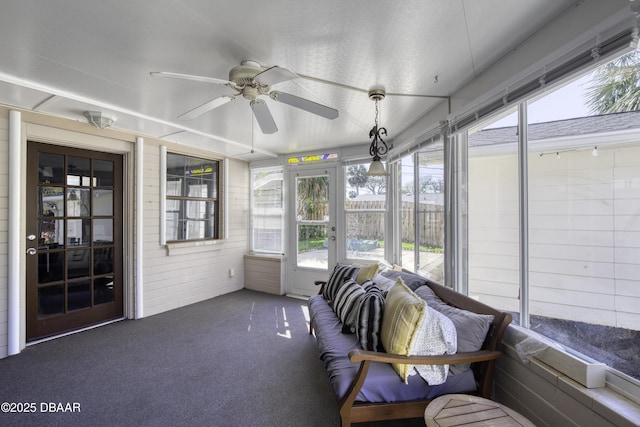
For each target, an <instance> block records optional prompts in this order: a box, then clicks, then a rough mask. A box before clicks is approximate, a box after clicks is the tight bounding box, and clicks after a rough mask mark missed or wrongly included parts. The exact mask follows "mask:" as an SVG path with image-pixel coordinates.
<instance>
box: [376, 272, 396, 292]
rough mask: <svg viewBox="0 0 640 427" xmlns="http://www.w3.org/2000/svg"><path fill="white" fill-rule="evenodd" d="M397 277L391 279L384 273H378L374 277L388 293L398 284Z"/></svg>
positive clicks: (379, 285) (379, 286) (377, 284)
mask: <svg viewBox="0 0 640 427" xmlns="http://www.w3.org/2000/svg"><path fill="white" fill-rule="evenodd" d="M396 281H397V279H389V278H388V277H385V276H383V275H382V274H376V275H375V276H374V278H373V283H375V284H376V286H377V287H378V288H380V290H381V291H382V292H383V293H384V294H385V295H386V294H387V292H389V290H390V289H391V288H392V287H393V285H395V284H396Z"/></svg>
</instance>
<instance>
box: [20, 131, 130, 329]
mask: <svg viewBox="0 0 640 427" xmlns="http://www.w3.org/2000/svg"><path fill="white" fill-rule="evenodd" d="M27 156H28V167H27V170H28V172H27V233H26V234H27V235H26V242H27V243H26V247H27V255H26V265H27V340H28V341H32V340H36V339H40V338H44V337H48V336H52V335H58V334H61V333H64V332H67V331H71V330H76V329H80V328H83V327H87V326H90V325H95V324H98V323H102V322H105V321H107V320H111V319H115V318H119V317H122V315H123V298H122V288H123V284H122V280H123V279H122V156H119V155H114V154H107V153H99V152H94V151H87V150H80V149H75V148H66V147H59V146H54V145H48V144H41V143H36V142H29V144H28V147H27Z"/></svg>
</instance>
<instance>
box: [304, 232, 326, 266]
mask: <svg viewBox="0 0 640 427" xmlns="http://www.w3.org/2000/svg"><path fill="white" fill-rule="evenodd" d="M327 229H328V227H327V226H326V225H324V224H298V254H297V256H298V262H297V265H298V266H300V267H309V268H322V269H327V268H328V265H329V261H328V255H329V247H328V240H327Z"/></svg>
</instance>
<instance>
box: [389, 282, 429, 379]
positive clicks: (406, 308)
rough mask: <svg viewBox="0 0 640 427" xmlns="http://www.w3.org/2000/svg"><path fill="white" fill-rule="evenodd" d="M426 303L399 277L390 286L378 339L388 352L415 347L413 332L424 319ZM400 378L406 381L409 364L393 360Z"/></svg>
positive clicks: (405, 354)
mask: <svg viewBox="0 0 640 427" xmlns="http://www.w3.org/2000/svg"><path fill="white" fill-rule="evenodd" d="M426 314H427V303H426V301H425V300H423V299H422V298H420V297H419V296H417V295H416V294H415V293H413V291H412V290H411V289H409V287H408V286H407V285H405V284H404V282H403V281H402V279H401V278H400V277H398V280H396V283H395V285H393V286H392V287H391V289H390V290H389V294H388V295H387V299H386V301H385V305H384V314H383V316H382V328H381V331H380V341H381V342H382V345H383V347H384V349H385V350H386V352H387V353H393V354H400V355H403V356H408V355H409V354H411V353H410V352H411V351H412V350H413V348H414V347H415V342H414V341H415V339H416V338H418V337H419V335H420V334H418V333H416V331H418V330H419V328H420V327H421V326H422V322H423V320H424V319H426V317H425V316H426ZM392 366H393V368H394V369H395V370H396V372H397V373H398V375H400V378H402V380H403V381H404V382H405V383H406V382H407V381H408V378H409V374H410V373H411V372H410V370H411V369H412V368H413V366H412V365H403V364H397V363H394V364H392Z"/></svg>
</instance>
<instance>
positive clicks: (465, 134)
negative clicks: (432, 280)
mask: <svg viewBox="0 0 640 427" xmlns="http://www.w3.org/2000/svg"><path fill="white" fill-rule="evenodd" d="M576 74H581V73H576ZM572 77H574V76H568V77H567V78H566V79H565V80H564V81H565V82H567V83H566V84H568V83H569V82H570V81H571V80H572ZM560 86H561V85H559V86H558V87H560ZM542 93H543V92H534V93H531V94H529V95H528V96H527V97H526V98H525V99H522V100H520V102H518V104H517V107H516V108H517V109H516V114H517V119H518V124H517V129H518V135H519V142H518V149H517V156H518V159H517V161H518V163H519V167H518V179H519V185H518V194H519V199H520V201H519V203H520V204H522V206H519V208H520V218H519V222H520V233H525V234H527V233H528V228H529V227H528V216H529V209H528V207H527V199H528V197H527V193H528V188H529V177H528V168H527V167H526V166H527V156H528V155H529V151H528V136H527V130H528V125H529V123H528V121H527V108H528V106H529V104H530V103H532V102H534V101H535V100H536V99H537V98H539V97H540V96H541V94H542ZM513 107H514V106H513V105H509V106H505V108H503V109H502V110H501V112H502V115H504V111H506V110H507V109H511V108H513ZM499 115H500V112H498V113H496V114H495V115H494V116H491V117H485V118H484V119H483V120H482V121H480V122H477V123H474V126H473V128H476V127H480V126H483V124H485V123H487V122H489V121H492V118H493V117H496V116H498V117H499ZM471 129H472V127H465V128H464V129H461V130H456V131H453V130H452V132H451V134H450V138H451V142H452V143H454V142H459V141H462V142H463V144H462V148H463V152H462V153H461V156H462V157H463V164H464V165H465V168H464V171H463V172H464V176H460V177H459V178H458V180H457V182H456V183H455V184H454V185H457V186H459V187H460V188H465V189H468V182H467V181H466V180H467V176H468V161H469V146H468V138H469V132H470V130H471ZM454 161H455V159H453V160H450V161H449V162H448V163H447V164H446V166H445V168H447V169H452V168H454V166H455V164H454ZM523 165H524V166H523ZM457 167H459V165H458V166H457ZM447 176H449V174H447ZM450 196H451V195H450V194H449V195H448V197H450ZM459 196H460V195H459ZM522 199H524V201H523V200H522ZM458 201H459V202H462V203H464V207H462V206H459V207H458V208H459V209H464V210H465V212H466V211H467V210H468V206H467V203H468V194H466V192H465V194H464V195H463V196H462V197H459V198H458ZM467 213H468V212H467ZM523 217H524V218H523ZM459 220H461V219H460V218H458V219H455V218H452V222H453V224H452V223H450V227H452V226H453V227H457V225H456V222H457V221H459ZM463 225H464V227H465V232H464V237H462V239H463V241H460V240H458V245H460V244H463V245H464V246H465V247H468V239H469V235H468V232H469V230H468V227H467V225H468V224H466V223H465V224H463ZM522 237H523V236H522V235H520V239H519V240H520V242H519V247H520V257H524V258H528V247H527V246H526V245H528V244H529V243H530V242H528V238H527V239H523V238H522ZM527 237H528V236H527ZM467 255H468V254H466V255H465V257H464V258H465V259H468V256H467ZM457 258H458V259H459V258H460V256H457ZM454 262H455V260H454ZM520 263H521V271H520V275H521V277H520V283H518V286H519V295H520V315H519V326H521V327H522V328H525V329H526V330H527V331H529V330H531V329H530V325H529V315H530V313H529V303H530V298H529V290H530V284H529V282H528V272H529V268H530V267H529V266H528V264H527V263H525V264H524V265H522V260H521V261H520ZM522 270H526V271H522ZM462 274H463V275H462V277H464V280H463V283H456V289H457V290H458V291H460V292H462V293H464V294H468V289H469V283H468V280H469V265H465V270H464V271H463V272H462ZM545 339H547V340H551V341H553V339H552V338H549V337H546V336H545ZM560 346H561V347H562V349H560V350H558V351H561V352H563V353H566V354H569V355H571V356H573V357H575V358H576V359H578V360H579V361H578V362H576V363H600V362H599V361H597V360H594V359H592V358H590V357H588V356H585V355H583V354H579V353H577V352H576V351H574V350H573V349H572V348H571V347H569V346H568V345H564V344H560ZM565 347H566V349H565ZM552 367H554V366H552ZM555 368H559V367H555ZM568 376H569V377H571V376H570V375H568ZM605 377H606V378H605V385H606V387H608V388H611V389H612V390H615V392H616V393H618V394H621V395H623V396H625V397H626V398H628V399H630V400H633V401H634V402H636V403H640V398H639V397H638V396H640V381H639V380H637V379H635V378H633V377H631V376H629V375H627V374H625V373H624V372H622V371H619V370H617V369H615V368H613V367H611V366H608V365H607V366H606V367H605Z"/></svg>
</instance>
